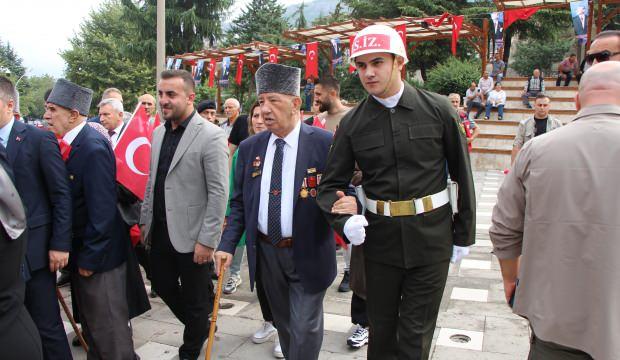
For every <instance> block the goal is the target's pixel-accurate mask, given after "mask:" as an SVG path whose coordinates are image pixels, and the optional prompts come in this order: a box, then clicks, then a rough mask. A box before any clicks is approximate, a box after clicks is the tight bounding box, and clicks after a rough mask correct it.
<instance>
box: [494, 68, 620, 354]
mask: <svg viewBox="0 0 620 360" xmlns="http://www.w3.org/2000/svg"><path fill="white" fill-rule="evenodd" d="M618 93H620V63H619V62H615V61H609V62H603V63H600V64H597V65H594V66H592V67H591V68H590V69H589V70H588V71H587V72H586V73H585V74H584V75H583V77H582V78H581V83H580V84H579V92H578V94H577V95H576V97H575V104H576V107H577V110H578V111H579V112H578V113H577V116H576V117H575V119H574V120H573V121H572V122H571V123H569V124H568V125H566V126H563V127H561V128H559V129H556V130H554V131H553V133H552V134H545V135H542V136H538V137H535V138H533V139H532V140H530V141H528V142H527V143H525V145H524V146H523V148H522V149H521V151H520V152H519V154H518V155H517V158H516V161H515V163H514V166H513V168H512V170H511V171H510V172H509V173H508V175H507V176H506V179H505V180H504V182H503V184H502V186H501V188H500V190H499V194H498V201H497V205H496V206H495V208H494V209H493V218H492V226H491V228H490V229H489V234H490V236H491V241H492V242H493V248H494V251H493V252H494V254H495V255H496V256H497V257H498V259H499V262H500V266H501V271H502V277H503V280H504V293H505V296H506V301H507V302H508V303H509V304H512V305H513V311H514V313H515V314H518V315H520V316H523V317H524V318H526V319H528V320H529V322H530V326H531V328H532V340H531V345H530V355H529V359H531V360H538V359H545V360H547V359H551V360H554V359H575V360H577V359H584V360H585V359H593V358H594V359H601V360H612V359H618V355H619V354H620V340H619V339H618V337H617V334H618V331H619V329H620V328H619V327H618V319H620V307H618V304H619V303H620V287H619V286H617V283H618V278H620V262H619V261H618V259H617V256H618V253H620V242H619V241H618V238H620V217H618V213H620V192H619V191H616V190H614V189H616V188H617V180H618V174H619V173H620V163H619V162H618V156H619V155H618V154H620V141H618V139H620V97H619V96H618Z"/></svg>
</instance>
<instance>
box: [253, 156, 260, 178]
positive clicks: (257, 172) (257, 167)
mask: <svg viewBox="0 0 620 360" xmlns="http://www.w3.org/2000/svg"><path fill="white" fill-rule="evenodd" d="M252 167H254V171H252V178H255V177H257V176H259V175H260V174H261V170H260V156H257V157H256V158H255V159H254V161H252Z"/></svg>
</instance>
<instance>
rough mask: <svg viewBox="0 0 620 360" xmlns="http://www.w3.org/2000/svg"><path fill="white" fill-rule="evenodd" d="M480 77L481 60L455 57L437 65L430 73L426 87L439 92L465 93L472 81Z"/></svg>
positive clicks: (444, 93) (445, 93)
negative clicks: (463, 59)
mask: <svg viewBox="0 0 620 360" xmlns="http://www.w3.org/2000/svg"><path fill="white" fill-rule="evenodd" d="M479 78H480V62H479V61H477V60H475V61H472V60H465V61H462V60H459V59H456V58H454V57H450V58H448V59H447V60H446V61H445V62H443V63H441V64H439V65H437V66H436V67H434V68H433V69H431V70H430V71H429V73H428V80H427V81H426V83H425V88H426V89H428V90H431V91H434V92H436V93H439V94H443V95H448V94H449V93H457V94H461V93H464V92H465V90H466V89H467V88H468V87H469V85H470V84H471V83H472V81H477V80H478V79H479Z"/></svg>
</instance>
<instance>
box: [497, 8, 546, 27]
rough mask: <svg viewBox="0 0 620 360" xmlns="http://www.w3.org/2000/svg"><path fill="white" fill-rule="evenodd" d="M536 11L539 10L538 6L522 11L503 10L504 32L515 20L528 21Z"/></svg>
mask: <svg viewBox="0 0 620 360" xmlns="http://www.w3.org/2000/svg"><path fill="white" fill-rule="evenodd" d="M538 9H540V8H539V7H538V6H533V7H528V8H522V9H514V10H504V31H506V29H508V27H509V26H510V25H512V23H513V22H515V21H517V20H527V19H529V18H530V16H532V15H534V14H535V13H536V12H537V11H538Z"/></svg>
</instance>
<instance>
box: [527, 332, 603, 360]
mask: <svg viewBox="0 0 620 360" xmlns="http://www.w3.org/2000/svg"><path fill="white" fill-rule="evenodd" d="M528 360H592V357H591V356H590V355H588V354H586V353H585V352H583V351H581V350H577V349H573V348H569V347H566V346H562V345H559V344H555V343H552V342H548V341H542V340H540V339H539V338H537V337H536V335H534V333H533V332H532V339H531V340H530V354H529V356H528Z"/></svg>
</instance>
